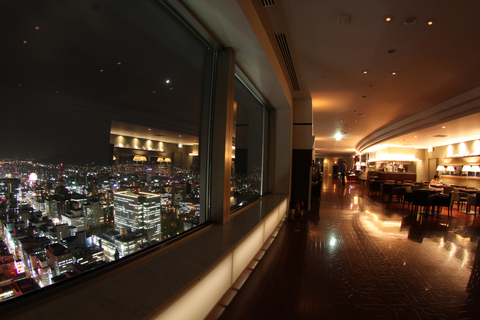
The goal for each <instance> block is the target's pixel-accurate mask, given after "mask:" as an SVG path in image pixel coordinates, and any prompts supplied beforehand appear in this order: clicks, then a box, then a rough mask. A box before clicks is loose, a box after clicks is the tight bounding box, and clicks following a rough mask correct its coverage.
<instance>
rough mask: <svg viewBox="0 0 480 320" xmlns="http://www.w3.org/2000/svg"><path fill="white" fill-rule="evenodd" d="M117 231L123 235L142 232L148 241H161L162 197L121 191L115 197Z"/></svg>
mask: <svg viewBox="0 0 480 320" xmlns="http://www.w3.org/2000/svg"><path fill="white" fill-rule="evenodd" d="M113 205H114V214H115V229H116V230H118V231H119V232H120V233H121V234H125V233H126V232H133V233H137V232H139V231H140V232H142V233H143V234H144V238H145V240H146V241H148V242H151V241H152V240H156V241H160V240H161V239H162V234H161V203H160V195H158V194H153V193H147V192H138V193H135V192H131V191H120V192H117V193H115V194H114V195H113Z"/></svg>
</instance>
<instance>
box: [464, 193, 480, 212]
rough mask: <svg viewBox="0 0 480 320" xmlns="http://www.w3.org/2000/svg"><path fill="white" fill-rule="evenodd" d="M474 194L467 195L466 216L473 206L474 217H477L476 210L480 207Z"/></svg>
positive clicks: (479, 200) (478, 197) (479, 201)
mask: <svg viewBox="0 0 480 320" xmlns="http://www.w3.org/2000/svg"><path fill="white" fill-rule="evenodd" d="M478 194H479V193H478V192H477V193H476V194H469V195H468V197H467V212H466V213H467V214H468V213H469V212H470V209H471V207H472V206H474V213H475V217H476V216H477V208H478V207H480V196H479V195H478Z"/></svg>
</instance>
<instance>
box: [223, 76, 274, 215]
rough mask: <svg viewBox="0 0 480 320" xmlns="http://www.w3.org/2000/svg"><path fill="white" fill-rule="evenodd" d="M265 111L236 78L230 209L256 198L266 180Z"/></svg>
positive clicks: (266, 129)
mask: <svg viewBox="0 0 480 320" xmlns="http://www.w3.org/2000/svg"><path fill="white" fill-rule="evenodd" d="M267 119H268V116H267V110H266V108H265V106H264V105H263V104H262V103H260V102H259V100H258V99H257V98H256V97H255V95H253V94H252V92H251V91H250V90H248V89H247V87H246V86H245V85H244V84H243V82H242V81H240V80H239V79H238V78H236V79H235V106H234V127H235V135H234V137H233V148H234V150H233V155H234V158H233V161H232V163H233V165H232V180H231V190H232V196H231V200H230V207H231V209H232V210H233V209H236V208H239V207H241V206H243V205H245V204H247V203H249V202H252V201H254V200H256V199H259V198H260V196H261V195H262V194H264V193H265V190H263V188H264V185H266V183H264V181H266V172H267V170H264V169H265V164H266V163H267V161H266V155H267V152H266V150H267V148H266V142H267V134H266V132H268V126H267V124H268V122H267Z"/></svg>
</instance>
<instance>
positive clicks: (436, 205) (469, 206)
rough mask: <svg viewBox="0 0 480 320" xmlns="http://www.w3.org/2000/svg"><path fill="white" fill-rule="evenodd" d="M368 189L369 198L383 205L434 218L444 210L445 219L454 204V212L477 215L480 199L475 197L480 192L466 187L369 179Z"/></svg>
mask: <svg viewBox="0 0 480 320" xmlns="http://www.w3.org/2000/svg"><path fill="white" fill-rule="evenodd" d="M368 190H369V191H368V194H369V195H371V196H380V197H381V200H382V201H383V202H385V201H387V202H397V203H401V204H402V209H404V208H405V207H406V208H407V210H410V212H411V213H419V212H420V213H423V214H425V215H433V214H438V213H440V212H441V211H442V210H443V208H446V209H447V211H448V216H451V215H452V210H453V206H454V205H455V204H456V205H457V211H460V212H464V213H465V214H473V215H475V216H476V215H477V212H478V211H479V210H478V208H479V207H480V196H477V194H479V193H480V190H477V188H475V187H472V186H466V185H447V184H436V185H431V184H430V183H429V182H428V181H425V182H422V181H420V182H413V181H394V180H385V181H377V180H371V181H369V182H368ZM472 210H473V212H472Z"/></svg>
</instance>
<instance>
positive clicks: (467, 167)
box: [462, 164, 472, 172]
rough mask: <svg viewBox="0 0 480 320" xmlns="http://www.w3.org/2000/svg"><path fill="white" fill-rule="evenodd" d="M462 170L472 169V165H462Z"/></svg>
mask: <svg viewBox="0 0 480 320" xmlns="http://www.w3.org/2000/svg"><path fill="white" fill-rule="evenodd" d="M462 171H463V172H468V171H472V166H471V165H469V164H467V165H466V166H463V168H462Z"/></svg>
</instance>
